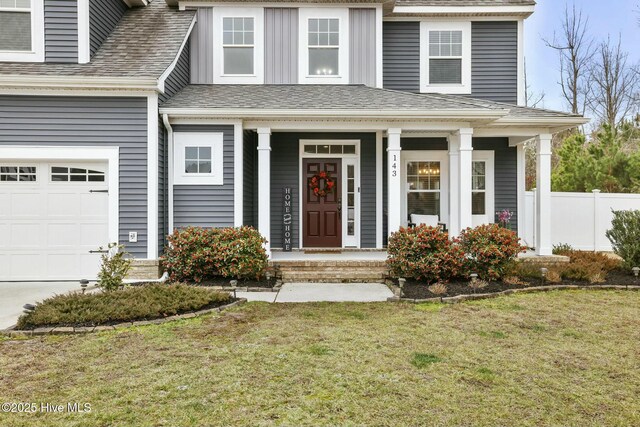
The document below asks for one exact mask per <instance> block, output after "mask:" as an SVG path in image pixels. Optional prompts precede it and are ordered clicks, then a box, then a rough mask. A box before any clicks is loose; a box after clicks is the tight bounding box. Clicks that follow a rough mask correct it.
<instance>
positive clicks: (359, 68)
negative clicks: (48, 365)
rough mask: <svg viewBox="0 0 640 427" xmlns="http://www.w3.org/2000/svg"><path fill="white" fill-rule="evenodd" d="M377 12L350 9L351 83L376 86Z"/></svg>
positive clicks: (373, 10)
mask: <svg viewBox="0 0 640 427" xmlns="http://www.w3.org/2000/svg"><path fill="white" fill-rule="evenodd" d="M376 42H377V38H376V10H375V9H349V83H351V84H364V85H367V86H371V87H375V86H376Z"/></svg>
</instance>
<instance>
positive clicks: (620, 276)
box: [395, 270, 640, 299]
mask: <svg viewBox="0 0 640 427" xmlns="http://www.w3.org/2000/svg"><path fill="white" fill-rule="evenodd" d="M521 280H522V282H523V283H524V284H522V285H509V284H506V283H503V282H489V284H488V285H487V286H485V287H484V288H481V289H475V290H474V289H472V288H470V287H469V281H467V280H465V281H455V280H454V281H451V282H449V283H447V293H446V294H444V295H435V294H433V293H431V292H430V291H429V289H428V287H429V285H428V284H426V283H425V282H421V281H417V280H412V279H407V281H406V283H405V285H404V288H403V295H402V296H403V298H411V299H428V298H438V297H454V296H457V295H473V294H488V293H495V292H502V291H506V290H509V289H526V288H530V287H535V286H555V285H579V286H584V285H587V286H593V285H614V286H616V285H617V286H637V285H640V279H636V278H635V277H634V276H633V275H632V274H630V273H628V272H627V271H623V270H614V271H612V272H610V273H609V274H608V275H607V279H606V281H605V282H601V283H589V282H588V281H576V280H563V281H562V282H559V283H550V282H546V283H543V282H542V281H541V280H534V279H521ZM395 284H396V285H397V281H395Z"/></svg>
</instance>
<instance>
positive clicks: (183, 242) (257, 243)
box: [162, 227, 268, 283]
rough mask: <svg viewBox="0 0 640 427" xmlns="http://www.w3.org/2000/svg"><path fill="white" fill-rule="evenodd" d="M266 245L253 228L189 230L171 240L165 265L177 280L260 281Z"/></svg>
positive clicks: (194, 228) (263, 271)
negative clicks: (226, 279) (222, 278)
mask: <svg viewBox="0 0 640 427" xmlns="http://www.w3.org/2000/svg"><path fill="white" fill-rule="evenodd" d="M265 242H266V240H265V239H264V238H263V237H262V236H261V235H260V233H259V232H258V231H257V230H255V229H253V228H251V227H240V228H200V227H187V228H183V229H180V230H176V231H175V232H174V233H173V234H171V235H170V236H169V237H168V244H167V246H166V247H165V250H164V256H163V257H162V262H163V264H164V266H165V267H166V269H167V271H168V273H169V275H170V277H171V280H174V281H188V282H195V283H201V282H204V281H206V280H210V279H214V278H216V277H224V278H229V279H260V278H261V277H263V276H264V274H265V272H266V270H267V267H268V258H267V253H266V251H265V250H264V246H263V244H264V243H265Z"/></svg>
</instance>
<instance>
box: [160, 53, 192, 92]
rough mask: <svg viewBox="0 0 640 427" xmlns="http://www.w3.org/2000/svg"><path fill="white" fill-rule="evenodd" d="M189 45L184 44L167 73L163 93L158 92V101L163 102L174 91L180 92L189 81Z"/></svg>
mask: <svg viewBox="0 0 640 427" xmlns="http://www.w3.org/2000/svg"><path fill="white" fill-rule="evenodd" d="M189 57H190V47H189V43H187V44H185V46H184V49H182V53H180V57H179V58H178V62H176V66H175V68H174V69H173V71H172V72H171V74H169V76H168V77H167V79H166V80H165V82H164V93H163V94H160V96H159V100H160V102H161V103H162V102H165V101H166V100H168V99H169V98H171V97H172V96H173V95H175V94H176V93H178V92H180V91H181V90H182V88H184V87H185V86H187V85H188V84H189V82H190V79H191V77H190V59H189Z"/></svg>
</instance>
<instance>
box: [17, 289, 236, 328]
mask: <svg viewBox="0 0 640 427" xmlns="http://www.w3.org/2000/svg"><path fill="white" fill-rule="evenodd" d="M231 300H232V298H231V296H230V295H229V294H228V293H226V292H215V291H213V290H211V289H205V288H199V287H193V286H187V285H183V284H176V285H167V284H149V285H144V286H136V287H129V288H125V289H121V290H116V291H112V292H100V293H90V294H82V293H72V294H66V295H57V296H55V297H52V298H49V299H46V300H44V301H42V302H41V303H38V304H37V305H36V308H35V310H34V311H33V312H31V313H29V314H25V315H23V316H22V317H20V319H19V320H18V324H17V328H18V329H22V330H25V329H34V328H38V327H43V326H97V325H105V324H114V323H121V322H130V321H134V320H150V319H157V318H162V317H167V316H173V315H175V314H181V313H187V312H190V311H195V310H200V309H203V308H205V307H216V306H220V305H224V304H227V303H229V302H231Z"/></svg>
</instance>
